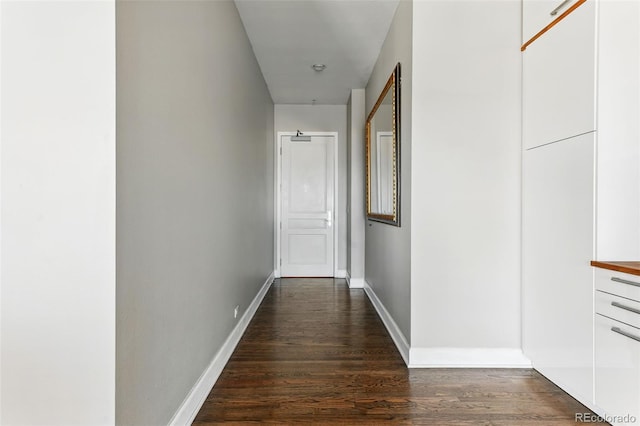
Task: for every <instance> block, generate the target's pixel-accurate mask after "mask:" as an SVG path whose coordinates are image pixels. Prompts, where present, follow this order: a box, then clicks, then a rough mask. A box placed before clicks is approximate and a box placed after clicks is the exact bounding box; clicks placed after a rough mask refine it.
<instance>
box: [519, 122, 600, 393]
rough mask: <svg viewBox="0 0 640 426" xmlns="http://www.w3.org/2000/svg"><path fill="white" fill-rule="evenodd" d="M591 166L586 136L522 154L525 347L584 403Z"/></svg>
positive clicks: (589, 332)
mask: <svg viewBox="0 0 640 426" xmlns="http://www.w3.org/2000/svg"><path fill="white" fill-rule="evenodd" d="M593 161H594V135H593V134H592V133H591V134H587V135H582V136H578V137H575V138H571V139H568V140H565V141H561V142H557V143H553V144H550V145H546V146H543V147H539V148H535V149H531V150H529V151H526V152H524V164H523V167H524V170H523V171H524V175H523V235H522V237H523V349H524V352H525V355H527V356H528V357H529V359H531V361H532V364H533V366H534V368H536V369H537V370H539V371H540V372H541V373H542V374H544V375H545V376H547V377H548V378H549V379H550V380H552V381H553V382H555V383H556V384H557V385H559V386H560V387H562V388H563V389H564V390H566V391H567V392H568V393H569V394H571V395H572V396H573V397H575V398H576V399H578V400H580V401H581V402H582V403H584V404H590V403H591V402H592V399H593V272H592V270H591V267H590V265H589V262H590V260H591V257H592V255H593V219H594V213H593V199H594V195H593Z"/></svg>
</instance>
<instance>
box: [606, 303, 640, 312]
mask: <svg viewBox="0 0 640 426" xmlns="http://www.w3.org/2000/svg"><path fill="white" fill-rule="evenodd" d="M611 306H615V307H616V308H620V309H624V310H625V311H629V312H633V313H634V314H638V315H640V309H636V308H632V307H631V306H625V305H623V304H621V303H618V302H611Z"/></svg>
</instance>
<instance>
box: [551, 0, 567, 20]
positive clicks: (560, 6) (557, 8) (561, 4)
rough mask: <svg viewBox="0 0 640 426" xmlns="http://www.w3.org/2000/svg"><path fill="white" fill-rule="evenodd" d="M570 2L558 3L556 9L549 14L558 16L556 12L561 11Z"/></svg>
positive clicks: (565, 0)
mask: <svg viewBox="0 0 640 426" xmlns="http://www.w3.org/2000/svg"><path fill="white" fill-rule="evenodd" d="M570 1H571V0H564V1H563V2H562V3H560V4H559V5H558V7H556V8H555V9H553V10H552V11H551V13H550V15H551V16H556V15H557V14H558V12H560V9H562V8H563V7H564V6H565V5H566V4H567V3H569V2H570Z"/></svg>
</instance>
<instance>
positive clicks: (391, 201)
mask: <svg viewBox="0 0 640 426" xmlns="http://www.w3.org/2000/svg"><path fill="white" fill-rule="evenodd" d="M365 133H366V144H367V155H366V173H367V176H366V194H367V219H370V220H375V221H377V222H383V223H387V224H390V225H395V226H400V63H398V64H397V65H396V67H395V69H394V70H393V73H391V76H390V77H389V80H387V84H386V85H385V86H384V89H382V92H381V93H380V96H379V97H378V100H377V101H376V104H375V105H374V106H373V109H372V110H371V113H369V116H368V117H367V123H366V129H365ZM383 141H384V145H383Z"/></svg>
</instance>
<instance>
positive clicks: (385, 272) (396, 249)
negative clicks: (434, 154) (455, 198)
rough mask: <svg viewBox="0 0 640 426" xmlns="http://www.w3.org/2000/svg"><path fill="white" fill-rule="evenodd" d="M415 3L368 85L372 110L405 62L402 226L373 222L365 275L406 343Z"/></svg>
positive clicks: (392, 32) (401, 12) (404, 10)
mask: <svg viewBox="0 0 640 426" xmlns="http://www.w3.org/2000/svg"><path fill="white" fill-rule="evenodd" d="M412 15H413V2H410V1H401V2H400V3H399V5H398V9H397V10H396V14H395V17H394V19H393V22H392V23H391V27H390V28H389V33H388V35H387V38H386V40H385V42H384V45H383V46H382V50H381V52H380V56H379V57H378V60H377V62H376V65H375V67H374V69H373V73H372V74H371V78H370V79H369V83H368V84H367V87H366V103H365V104H366V113H367V115H368V114H369V113H370V112H371V110H372V108H373V106H374V104H375V103H376V100H377V99H378V96H379V95H380V92H381V91H382V89H383V88H384V85H385V84H386V82H387V80H388V79H389V76H390V75H391V73H392V72H393V69H394V67H395V66H396V63H398V62H400V64H401V65H400V66H401V78H402V86H401V87H402V89H401V92H402V93H401V105H400V111H401V123H400V129H401V136H400V159H401V171H400V172H401V174H400V184H401V187H400V191H401V203H402V204H401V206H400V215H401V216H400V221H401V227H399V228H398V227H395V226H391V225H386V224H382V223H378V222H373V221H368V223H367V227H366V231H365V279H366V281H367V282H368V284H369V286H370V287H371V289H372V290H373V291H374V292H375V293H376V295H377V296H378V298H379V299H380V301H381V302H382V303H383V304H384V306H385V308H386V309H387V311H388V312H389V314H390V315H391V316H392V317H393V320H394V321H395V322H396V324H397V325H398V327H399V328H400V330H401V331H402V333H403V334H404V337H405V338H406V340H407V342H410V336H411V333H410V321H411V227H412V224H411V215H412V212H411V151H412V140H411V117H412V112H411V97H412V94H411V90H412V89H411V85H412V22H413V19H412Z"/></svg>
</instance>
